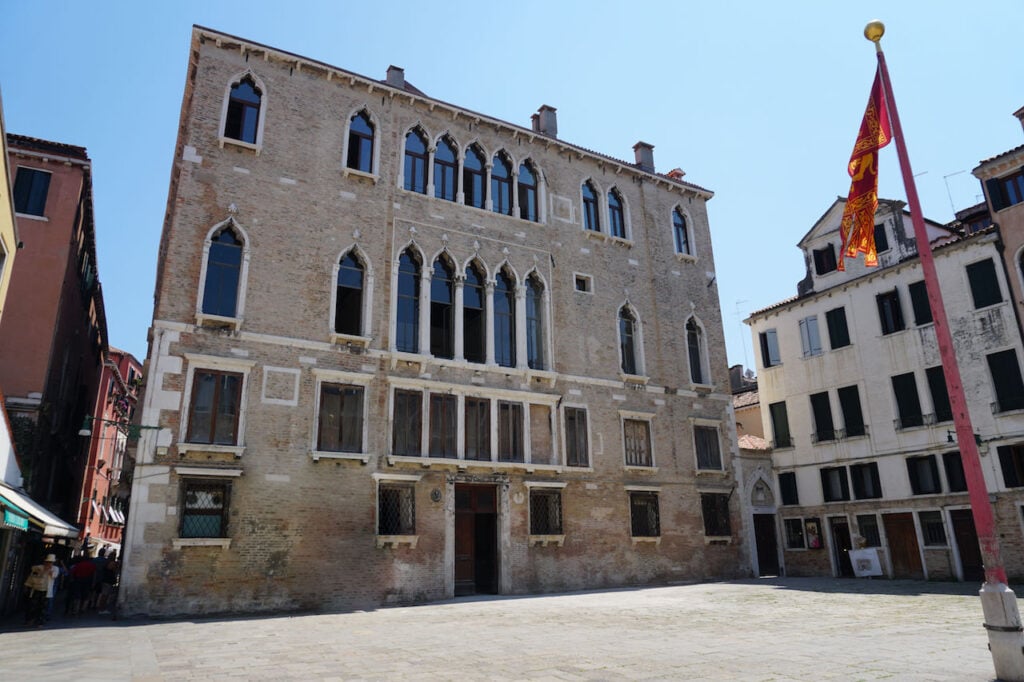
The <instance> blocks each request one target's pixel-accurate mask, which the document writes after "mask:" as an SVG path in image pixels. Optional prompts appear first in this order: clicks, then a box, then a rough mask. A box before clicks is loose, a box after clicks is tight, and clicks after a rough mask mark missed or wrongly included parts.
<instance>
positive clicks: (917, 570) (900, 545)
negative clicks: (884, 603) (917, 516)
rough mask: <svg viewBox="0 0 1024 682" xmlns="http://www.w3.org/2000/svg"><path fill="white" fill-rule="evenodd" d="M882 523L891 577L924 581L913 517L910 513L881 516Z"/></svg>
mask: <svg viewBox="0 0 1024 682" xmlns="http://www.w3.org/2000/svg"><path fill="white" fill-rule="evenodd" d="M882 523H883V525H884V526H885V535H886V539H887V540H888V543H889V557H890V558H891V559H892V577H894V578H911V579H913V580H924V568H923V567H922V566H921V550H920V548H919V547H918V545H917V532H916V531H915V530H914V515H913V514H911V513H910V512H905V513H902V514H882Z"/></svg>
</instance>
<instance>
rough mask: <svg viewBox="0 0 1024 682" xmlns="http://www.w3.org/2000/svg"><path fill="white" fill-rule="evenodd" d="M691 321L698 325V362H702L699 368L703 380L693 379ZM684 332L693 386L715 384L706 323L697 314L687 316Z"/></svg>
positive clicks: (687, 364)
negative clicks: (712, 376)
mask: <svg viewBox="0 0 1024 682" xmlns="http://www.w3.org/2000/svg"><path fill="white" fill-rule="evenodd" d="M690 322H693V324H694V325H695V326H696V331H697V344H698V349H697V352H698V354H699V357H698V362H699V363H700V367H699V369H700V373H701V379H703V381H694V380H693V363H692V362H691V360H692V358H691V356H690V331H689V326H690ZM683 332H684V334H685V336H686V366H687V370H688V375H689V377H690V386H691V388H697V387H711V386H713V385H714V383H713V382H712V381H711V358H710V357H709V355H708V334H707V328H706V327H705V326H704V323H703V322H702V321H701V319H700V318H699V317H697V315H690V316H689V317H688V318H686V323H685V324H684V325H683Z"/></svg>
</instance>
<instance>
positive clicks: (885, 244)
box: [875, 223, 889, 253]
mask: <svg viewBox="0 0 1024 682" xmlns="http://www.w3.org/2000/svg"><path fill="white" fill-rule="evenodd" d="M888 250H889V237H888V236H887V235H886V234H885V224H884V223H882V224H879V225H875V251H876V252H877V253H882V252H883V251H888Z"/></svg>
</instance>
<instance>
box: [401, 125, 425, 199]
mask: <svg viewBox="0 0 1024 682" xmlns="http://www.w3.org/2000/svg"><path fill="white" fill-rule="evenodd" d="M405 188H406V189H407V190H409V191H410V192H418V193H419V194H426V193H427V141H426V139H424V137H423V134H422V133H420V131H418V130H410V131H409V134H408V135H406V136H405Z"/></svg>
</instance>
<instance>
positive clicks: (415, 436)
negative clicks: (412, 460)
mask: <svg viewBox="0 0 1024 682" xmlns="http://www.w3.org/2000/svg"><path fill="white" fill-rule="evenodd" d="M392 424H393V426H392V429H393V434H392V435H393V438H392V445H391V454H393V455H400V456H404V457H419V456H420V455H421V454H422V444H421V440H420V439H421V435H422V433H423V394H422V393H420V392H419V391H395V414H394V419H393V420H392Z"/></svg>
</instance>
